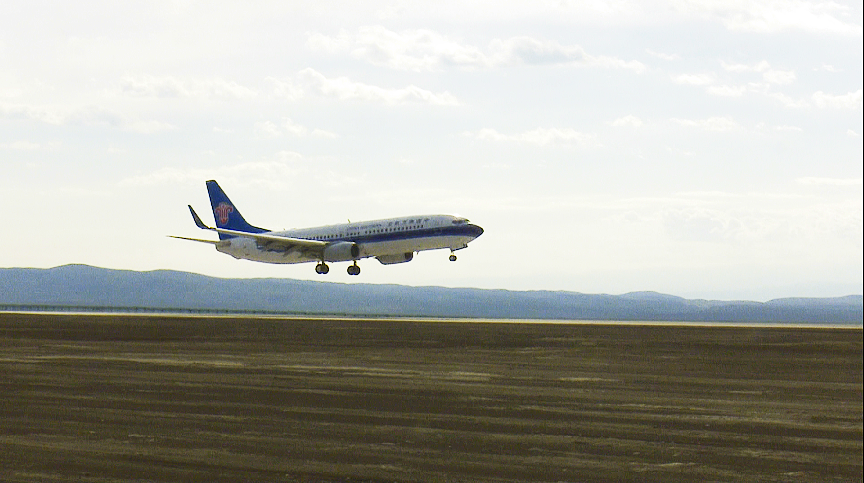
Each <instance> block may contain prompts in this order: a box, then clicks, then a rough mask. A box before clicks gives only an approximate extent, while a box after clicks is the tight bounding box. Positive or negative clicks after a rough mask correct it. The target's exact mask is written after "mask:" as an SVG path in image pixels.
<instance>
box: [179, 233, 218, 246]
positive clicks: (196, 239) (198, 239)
mask: <svg viewBox="0 0 864 483" xmlns="http://www.w3.org/2000/svg"><path fill="white" fill-rule="evenodd" d="M168 238H176V239H178V240H189V241H194V242H200V243H210V244H211V245H215V244H217V243H219V240H202V239H200V238H187V237H185V236H174V235H168Z"/></svg>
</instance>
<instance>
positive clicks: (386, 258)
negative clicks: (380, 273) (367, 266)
mask: <svg viewBox="0 0 864 483" xmlns="http://www.w3.org/2000/svg"><path fill="white" fill-rule="evenodd" d="M375 258H377V259H378V261H379V262H381V264H382V265H393V264H394V263H405V262H410V261H411V260H413V259H414V252H405V253H397V254H396V255H379V256H377V257H375Z"/></svg>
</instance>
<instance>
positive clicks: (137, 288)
mask: <svg viewBox="0 0 864 483" xmlns="http://www.w3.org/2000/svg"><path fill="white" fill-rule="evenodd" d="M4 307H5V308H7V309H9V308H16V307H18V308H20V307H34V308H52V307H53V308H57V307H96V308H102V309H115V308H116V309H121V308H139V309H158V310H162V309H178V310H213V311H255V312H273V313H306V314H347V315H385V316H423V317H481V318H518V319H566V320H646V321H706V322H707V321H718V322H790V323H792V322H807V323H826V324H830V323H844V324H848V323H852V324H861V323H862V296H861V295H850V296H847V297H837V298H786V299H776V300H771V301H769V302H765V303H762V302H747V301H731V302H730V301H716V300H688V299H684V298H681V297H675V296H672V295H664V294H659V293H656V292H633V293H627V294H624V295H603V294H600V295H591V294H582V293H576V292H554V291H528V292H515V291H508V290H481V289H467V288H443V287H408V286H402V285H370V284H342V283H328V282H311V281H301V280H291V279H274V278H268V279H224V278H215V277H208V276H204V275H198V274H194V273H186V272H176V271H170V270H156V271H150V272H135V271H127V270H110V269H104V268H96V267H91V266H87V265H65V266H62V267H56V268H50V269H34V268H5V269H0V310H2V309H3V308H4Z"/></svg>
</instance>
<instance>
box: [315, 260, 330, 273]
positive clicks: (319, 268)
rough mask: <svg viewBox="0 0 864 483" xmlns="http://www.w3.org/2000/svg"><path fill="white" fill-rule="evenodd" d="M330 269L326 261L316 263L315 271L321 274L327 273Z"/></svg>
mask: <svg viewBox="0 0 864 483" xmlns="http://www.w3.org/2000/svg"><path fill="white" fill-rule="evenodd" d="M329 271H330V267H328V266H327V264H326V263H324V262H321V263H319V264H318V265H315V273H317V274H319V275H325V274H327V272H329Z"/></svg>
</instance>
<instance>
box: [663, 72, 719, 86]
mask: <svg viewBox="0 0 864 483" xmlns="http://www.w3.org/2000/svg"><path fill="white" fill-rule="evenodd" d="M672 81H673V82H675V83H676V84H689V85H693V86H705V85H709V84H713V83H714V76H713V75H711V74H681V75H677V76H673V77H672Z"/></svg>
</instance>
